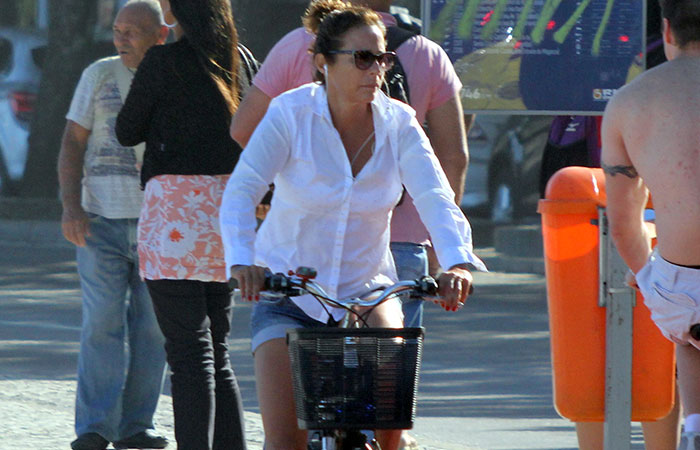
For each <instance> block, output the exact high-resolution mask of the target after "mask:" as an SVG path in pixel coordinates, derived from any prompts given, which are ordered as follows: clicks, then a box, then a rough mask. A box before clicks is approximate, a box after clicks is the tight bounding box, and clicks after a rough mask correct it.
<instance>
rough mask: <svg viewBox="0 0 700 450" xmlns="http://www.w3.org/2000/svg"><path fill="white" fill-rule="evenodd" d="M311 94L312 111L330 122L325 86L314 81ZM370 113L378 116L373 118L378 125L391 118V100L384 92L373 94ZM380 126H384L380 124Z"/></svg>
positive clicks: (378, 131)
mask: <svg viewBox="0 0 700 450" xmlns="http://www.w3.org/2000/svg"><path fill="white" fill-rule="evenodd" d="M311 96H312V99H313V100H312V102H313V103H312V108H313V111H314V113H315V114H317V115H319V116H321V117H323V118H325V119H326V120H328V123H331V124H332V123H333V121H332V120H331V111H330V109H329V108H328V96H327V95H326V87H325V86H323V85H322V84H319V83H314V86H313V88H312V90H311ZM372 113H373V114H375V115H377V116H378V117H375V119H374V123H375V125H377V124H379V126H382V124H386V123H388V121H389V120H390V119H391V117H392V114H391V100H390V99H389V97H387V96H386V94H384V92H382V91H379V92H377V94H376V95H375V96H374V100H372ZM377 119H379V120H377ZM382 128H384V127H383V126H382ZM375 132H376V133H378V134H379V133H380V130H375Z"/></svg>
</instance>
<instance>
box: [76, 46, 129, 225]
mask: <svg viewBox="0 0 700 450" xmlns="http://www.w3.org/2000/svg"><path fill="white" fill-rule="evenodd" d="M118 71H122V72H121V74H120V76H126V77H128V80H129V82H131V78H133V73H131V71H130V70H129V69H128V68H127V67H125V66H124V65H123V64H122V62H121V59H120V58H119V57H118V56H114V57H110V58H104V59H101V60H99V61H96V62H94V63H93V64H91V65H90V66H89V67H88V68H86V69H85V70H84V71H83V74H82V76H81V78H80V82H79V83H78V86H77V88H76V90H75V94H74V95H73V101H72V102H71V106H70V109H69V111H68V114H67V115H66V119H68V120H71V121H73V122H75V123H77V124H78V125H80V126H82V127H83V128H85V129H88V130H90V137H89V138H88V144H87V149H86V151H85V162H84V166H83V180H82V183H83V191H82V206H83V209H85V211H88V212H91V213H93V214H98V215H100V216H103V217H107V218H109V219H127V218H137V217H138V216H139V212H140V210H141V203H142V201H143V193H142V191H141V187H140V180H139V167H140V165H141V162H142V158H143V155H142V154H139V153H140V152H137V151H136V150H135V149H134V148H133V147H124V146H122V145H120V144H119V141H117V136H116V134H115V132H114V127H115V124H116V121H117V114H118V113H119V110H120V109H121V107H122V96H121V95H120V91H119V83H118V81H117V78H116V74H118V73H119V72H118ZM124 94H126V93H124ZM125 96H126V95H125Z"/></svg>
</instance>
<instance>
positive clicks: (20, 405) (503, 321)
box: [0, 241, 643, 450]
mask: <svg viewBox="0 0 700 450" xmlns="http://www.w3.org/2000/svg"><path fill="white" fill-rule="evenodd" d="M476 288H477V291H476V293H475V294H474V296H473V297H472V298H471V300H470V302H469V303H468V305H467V307H466V308H464V309H463V310H462V311H460V312H458V313H452V314H450V313H445V312H443V311H442V310H441V309H439V308H437V307H432V305H428V308H427V311H426V320H425V326H426V328H427V333H426V341H425V349H424V357H423V365H422V372H421V381H420V387H419V404H418V419H417V421H416V425H415V429H414V430H413V432H412V434H413V435H414V436H416V437H417V439H418V440H419V442H420V444H421V448H422V449H431V450H456V449H465V450H474V449H490V450H491V449H492V450H498V449H512V450H516V449H517V450H520V449H522V450H525V449H575V448H576V439H575V433H574V427H573V425H572V424H571V422H569V421H567V420H564V419H561V418H560V417H559V416H558V415H557V414H556V412H555V411H554V409H553V407H552V392H551V389H552V388H551V374H550V366H549V336H548V332H547V315H546V302H545V282H544V278H543V277H541V276H539V275H530V274H503V273H495V274H479V275H478V276H477V277H476ZM249 312H250V306H249V305H247V304H246V305H238V306H237V307H236V309H235V311H234V320H233V322H234V323H233V332H232V336H231V346H232V351H231V354H232V360H233V364H234V368H235V370H236V373H237V376H238V379H239V382H240V385H241V389H242V392H243V395H244V398H243V403H244V407H245V409H246V411H247V419H248V420H247V422H248V438H249V442H250V448H251V449H253V450H258V449H260V448H261V441H262V431H261V427H260V421H259V415H258V414H257V402H256V398H255V387H254V379H253V369H252V358H251V356H250V353H249V347H248V345H249V339H248V316H249ZM79 332H80V300H79V286H78V281H77V275H76V273H75V263H74V254H73V251H72V249H70V248H68V247H66V246H56V245H51V244H46V243H45V242H41V241H39V242H35V243H34V244H32V245H28V244H25V243H23V242H7V241H5V242H0V450H17V449H29V448H33V449H37V448H40V449H42V450H53V449H57V450H58V449H68V448H69V446H68V444H69V442H70V441H71V440H72V439H73V438H74V435H73V401H74V393H75V368H76V361H77V354H78V340H79ZM158 424H159V427H160V429H161V430H162V431H164V432H165V433H166V434H167V435H168V436H169V437H170V438H171V439H173V428H172V413H171V406H170V397H169V386H167V384H166V388H165V391H164V394H163V396H162V397H161V406H160V408H159V412H158ZM633 432H634V436H633V442H634V445H633V449H635V450H641V449H642V448H643V445H642V444H641V437H640V435H641V433H640V429H639V427H638V426H635V427H634V428H633ZM170 448H175V445H174V444H173V445H171V447H170Z"/></svg>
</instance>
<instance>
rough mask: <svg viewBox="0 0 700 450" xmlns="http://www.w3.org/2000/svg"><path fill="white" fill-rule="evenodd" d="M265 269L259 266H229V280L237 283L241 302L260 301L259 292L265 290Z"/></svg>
mask: <svg viewBox="0 0 700 450" xmlns="http://www.w3.org/2000/svg"><path fill="white" fill-rule="evenodd" d="M266 272H267V269H266V268H265V267H260V266H254V265H251V266H245V265H240V264H239V265H235V266H231V278H235V279H236V281H238V289H240V290H241V298H243V300H248V301H253V300H260V296H259V294H260V291H262V290H264V289H265V274H266Z"/></svg>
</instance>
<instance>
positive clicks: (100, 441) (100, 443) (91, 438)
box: [70, 433, 109, 450]
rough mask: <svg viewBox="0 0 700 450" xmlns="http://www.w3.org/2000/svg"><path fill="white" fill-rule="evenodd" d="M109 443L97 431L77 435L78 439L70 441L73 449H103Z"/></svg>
mask: <svg viewBox="0 0 700 450" xmlns="http://www.w3.org/2000/svg"><path fill="white" fill-rule="evenodd" d="M108 445H109V441H108V440H107V439H105V438H103V437H102V436H100V435H99V434H97V433H85V434H81V435H80V436H78V439H76V440H74V441H73V442H71V443H70V448H72V449H73V450H104V449H106V448H107V446H108Z"/></svg>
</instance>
